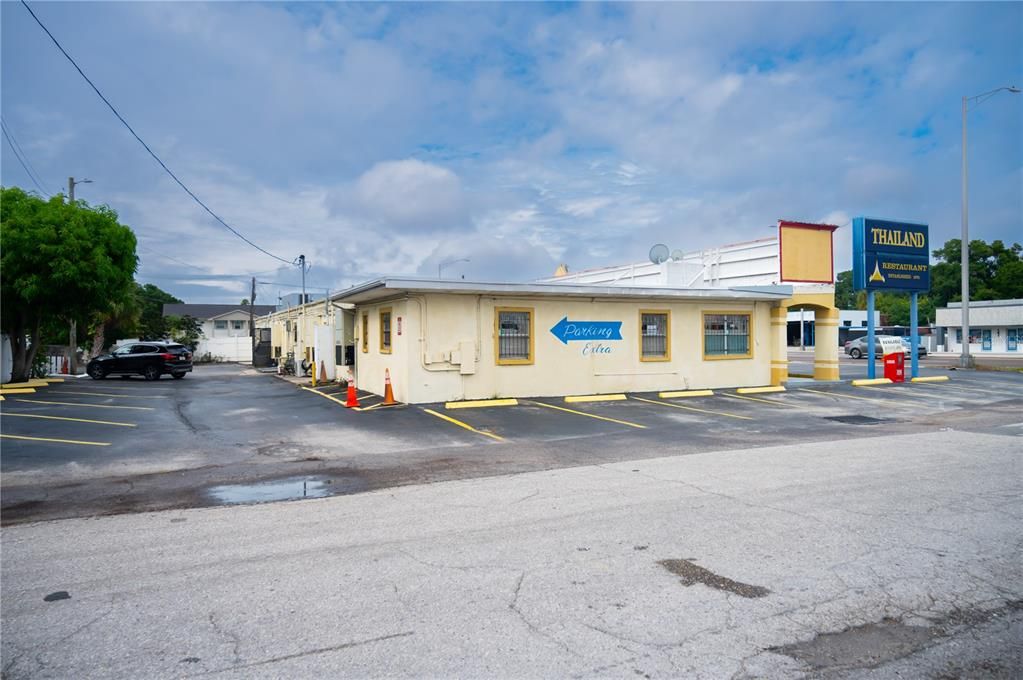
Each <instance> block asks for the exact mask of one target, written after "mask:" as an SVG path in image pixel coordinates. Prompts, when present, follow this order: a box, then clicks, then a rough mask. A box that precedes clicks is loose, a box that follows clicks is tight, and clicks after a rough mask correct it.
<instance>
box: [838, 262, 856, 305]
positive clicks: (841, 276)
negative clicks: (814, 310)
mask: <svg viewBox="0 0 1023 680" xmlns="http://www.w3.org/2000/svg"><path fill="white" fill-rule="evenodd" d="M835 306H836V307H838V308H839V309H857V307H856V291H854V290H853V280H852V270H851V269H850V270H849V271H844V272H838V276H836V277H835Z"/></svg>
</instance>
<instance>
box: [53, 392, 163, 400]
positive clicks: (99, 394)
mask: <svg viewBox="0 0 1023 680" xmlns="http://www.w3.org/2000/svg"><path fill="white" fill-rule="evenodd" d="M54 394H75V395H81V396H83V397H114V398H115V399H167V396H166V395H163V394H140V395H137V396H136V395H134V394H114V393H112V392H72V391H71V390H58V391H57V392H54Z"/></svg>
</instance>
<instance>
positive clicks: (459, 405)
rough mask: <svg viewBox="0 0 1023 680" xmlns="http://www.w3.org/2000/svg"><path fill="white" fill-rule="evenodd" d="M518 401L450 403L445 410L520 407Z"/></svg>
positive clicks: (486, 400) (498, 400)
mask: <svg viewBox="0 0 1023 680" xmlns="http://www.w3.org/2000/svg"><path fill="white" fill-rule="evenodd" d="M518 405H519V400H518V399H477V400H476V401H449V402H447V403H446V404H444V408H486V407H487V406H518Z"/></svg>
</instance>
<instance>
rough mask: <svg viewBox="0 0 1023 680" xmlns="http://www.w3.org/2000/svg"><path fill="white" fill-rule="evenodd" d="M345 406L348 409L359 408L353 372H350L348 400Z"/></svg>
mask: <svg viewBox="0 0 1023 680" xmlns="http://www.w3.org/2000/svg"><path fill="white" fill-rule="evenodd" d="M345 406H347V407H348V408H358V407H359V395H358V394H357V393H356V392H355V376H354V375H352V372H351V371H349V372H348V398H347V399H346V400H345Z"/></svg>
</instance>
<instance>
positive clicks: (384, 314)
mask: <svg viewBox="0 0 1023 680" xmlns="http://www.w3.org/2000/svg"><path fill="white" fill-rule="evenodd" d="M380 351H381V352H383V353H384V354H390V352H391V308H390V307H387V308H385V309H381V310H380Z"/></svg>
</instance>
